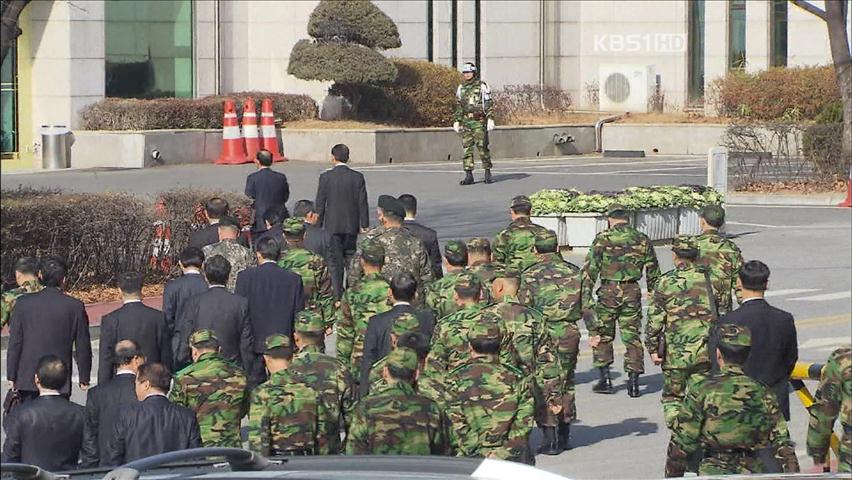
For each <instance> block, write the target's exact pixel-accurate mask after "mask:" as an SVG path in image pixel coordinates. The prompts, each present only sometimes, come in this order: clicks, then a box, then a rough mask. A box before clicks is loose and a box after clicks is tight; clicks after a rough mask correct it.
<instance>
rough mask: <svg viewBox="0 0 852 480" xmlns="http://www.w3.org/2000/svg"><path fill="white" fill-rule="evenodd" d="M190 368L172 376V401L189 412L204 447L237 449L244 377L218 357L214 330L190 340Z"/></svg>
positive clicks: (244, 403)
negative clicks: (199, 431) (192, 413)
mask: <svg viewBox="0 0 852 480" xmlns="http://www.w3.org/2000/svg"><path fill="white" fill-rule="evenodd" d="M189 345H190V351H191V353H192V364H190V365H189V366H187V367H186V368H184V369H183V370H180V371H179V372H177V374H175V380H174V387H173V388H172V390H171V392H170V393H169V399H171V401H173V402H175V403H177V404H180V405H183V406H185V407H187V408H190V409H192V410H193V411H194V412H195V416H196V418H197V419H198V426H199V428H200V429H201V442H202V444H203V445H204V446H205V447H234V448H240V447H241V441H240V421H241V420H242V418H243V417H244V416H245V414H246V406H247V402H246V398H247V395H246V376H245V374H244V373H243V371H242V369H241V368H240V367H239V366H237V365H236V364H234V363H232V362H229V361H228V360H225V359H224V358H223V357H222V356H221V355H219V339H218V338H217V337H216V332H214V331H213V330H197V331H195V332H193V333H192V335H190V337H189Z"/></svg>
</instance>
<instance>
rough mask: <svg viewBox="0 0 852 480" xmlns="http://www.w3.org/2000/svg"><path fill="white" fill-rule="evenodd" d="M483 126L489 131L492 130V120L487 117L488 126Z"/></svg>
mask: <svg viewBox="0 0 852 480" xmlns="http://www.w3.org/2000/svg"><path fill="white" fill-rule="evenodd" d="M485 128H487V129H488V131H489V132H490V131H491V130H494V120H491V119H490V118H489V119H488V126H487V127H485Z"/></svg>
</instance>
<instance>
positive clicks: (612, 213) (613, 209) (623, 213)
mask: <svg viewBox="0 0 852 480" xmlns="http://www.w3.org/2000/svg"><path fill="white" fill-rule="evenodd" d="M627 212H628V210H627V207H625V206H624V205H622V204H620V203H613V204H612V205H610V206H609V208H608V209H607V210H606V216H607V217H610V218H620V219H625V218H627Z"/></svg>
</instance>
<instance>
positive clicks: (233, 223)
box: [218, 216, 240, 229]
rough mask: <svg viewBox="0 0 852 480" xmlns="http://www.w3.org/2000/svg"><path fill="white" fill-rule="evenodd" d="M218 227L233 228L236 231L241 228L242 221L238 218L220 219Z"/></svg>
mask: <svg viewBox="0 0 852 480" xmlns="http://www.w3.org/2000/svg"><path fill="white" fill-rule="evenodd" d="M218 226H220V227H233V228H236V229H239V228H240V220H239V219H238V218H237V217H230V216H228V217H222V218H220V219H219V223H218Z"/></svg>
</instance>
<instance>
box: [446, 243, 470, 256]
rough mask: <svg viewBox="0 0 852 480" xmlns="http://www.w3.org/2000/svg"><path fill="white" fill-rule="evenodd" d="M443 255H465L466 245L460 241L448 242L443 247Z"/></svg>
mask: <svg viewBox="0 0 852 480" xmlns="http://www.w3.org/2000/svg"><path fill="white" fill-rule="evenodd" d="M444 254H445V255H467V245H465V243H464V242H462V241H461V240H450V241H448V242H447V244H446V245H444Z"/></svg>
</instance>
